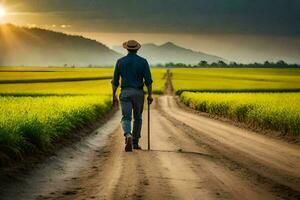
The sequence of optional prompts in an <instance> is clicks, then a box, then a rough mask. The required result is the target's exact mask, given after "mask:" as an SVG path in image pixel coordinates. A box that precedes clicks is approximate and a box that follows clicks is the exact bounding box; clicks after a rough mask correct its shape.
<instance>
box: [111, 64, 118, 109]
mask: <svg viewBox="0 0 300 200" xmlns="http://www.w3.org/2000/svg"><path fill="white" fill-rule="evenodd" d="M119 80H120V69H119V61H118V62H117V64H116V67H115V70H114V76H113V79H112V80H111V85H112V96H113V106H114V107H118V104H119V102H118V98H117V95H116V93H117V89H118V87H119Z"/></svg>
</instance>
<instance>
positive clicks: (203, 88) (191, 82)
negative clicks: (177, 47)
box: [171, 68, 300, 94]
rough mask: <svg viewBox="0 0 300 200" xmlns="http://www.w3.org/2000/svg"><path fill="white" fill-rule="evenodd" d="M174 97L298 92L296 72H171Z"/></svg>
mask: <svg viewBox="0 0 300 200" xmlns="http://www.w3.org/2000/svg"><path fill="white" fill-rule="evenodd" d="M171 73H172V83H173V86H174V88H175V92H176V94H180V93H182V92H183V91H198V92H271V91H273V92H286V91H294V92H295V91H297V92H298V91H300V70H299V69H251V68H248V69H234V68H233V69H232V68H230V69H226V68H225V69H224V68H211V69H187V68H181V69H172V70H171Z"/></svg>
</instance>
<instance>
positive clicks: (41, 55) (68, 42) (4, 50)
mask: <svg viewBox="0 0 300 200" xmlns="http://www.w3.org/2000/svg"><path fill="white" fill-rule="evenodd" d="M120 56H121V55H120V54H119V53H117V52H115V51H113V50H111V49H109V48H108V47H107V46H105V45H103V44H101V43H99V42H97V41H95V40H91V39H87V38H84V37H82V36H72V35H67V34H64V33H58V32H53V31H49V30H44V29H40V28H26V27H18V26H14V25H11V24H5V25H0V66H20V65H25V66H62V65H65V64H67V65H69V66H70V65H76V66H87V65H90V64H91V65H113V64H115V62H116V59H117V58H119V57H120Z"/></svg>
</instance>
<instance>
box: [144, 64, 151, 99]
mask: <svg viewBox="0 0 300 200" xmlns="http://www.w3.org/2000/svg"><path fill="white" fill-rule="evenodd" d="M145 66H146V68H145V72H144V79H145V85H146V86H147V90H148V97H147V100H148V103H149V104H151V103H152V102H153V97H152V83H153V80H152V76H151V71H150V67H149V64H148V62H147V61H146V65H145Z"/></svg>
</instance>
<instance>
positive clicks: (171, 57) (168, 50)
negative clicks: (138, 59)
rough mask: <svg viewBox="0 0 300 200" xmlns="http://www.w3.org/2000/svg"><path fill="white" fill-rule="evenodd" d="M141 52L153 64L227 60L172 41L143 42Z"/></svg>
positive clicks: (118, 49)
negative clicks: (158, 42)
mask: <svg viewBox="0 0 300 200" xmlns="http://www.w3.org/2000/svg"><path fill="white" fill-rule="evenodd" d="M113 49H114V50H115V51H117V52H119V53H122V54H125V53H126V51H125V50H124V49H123V48H122V47H121V46H115V47H113ZM139 54H140V55H141V56H143V57H145V58H147V59H148V61H149V62H150V63H151V64H165V63H169V62H173V63H185V64H197V63H199V62H200V61H201V60H205V61H207V62H209V63H211V62H218V61H220V60H222V61H225V59H223V58H221V57H218V56H214V55H209V54H206V53H203V52H196V51H193V50H191V49H186V48H184V47H180V46H178V45H176V44H174V43H172V42H167V43H165V44H162V45H156V44H152V43H148V44H143V45H142V48H141V49H140V52H139Z"/></svg>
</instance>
